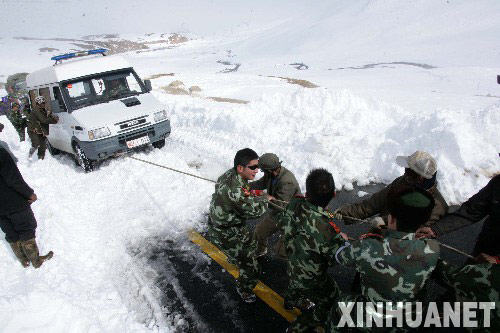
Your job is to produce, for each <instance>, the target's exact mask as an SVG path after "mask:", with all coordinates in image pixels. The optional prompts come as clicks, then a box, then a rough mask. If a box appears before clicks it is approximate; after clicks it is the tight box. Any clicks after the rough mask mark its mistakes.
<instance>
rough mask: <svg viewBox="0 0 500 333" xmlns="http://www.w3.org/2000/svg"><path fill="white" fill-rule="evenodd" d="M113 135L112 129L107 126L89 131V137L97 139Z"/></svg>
mask: <svg viewBox="0 0 500 333" xmlns="http://www.w3.org/2000/svg"><path fill="white" fill-rule="evenodd" d="M108 135H111V131H110V130H109V128H107V127H101V128H96V129H93V130H90V131H89V139H90V140H97V139H101V138H104V137H106V136H108Z"/></svg>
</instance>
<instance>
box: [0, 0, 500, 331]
mask: <svg viewBox="0 0 500 333" xmlns="http://www.w3.org/2000/svg"><path fill="white" fill-rule="evenodd" d="M88 3H90V4H88ZM142 6H144V4H143V3H141V2H136V1H95V0H91V1H86V2H79V1H74V0H69V1H56V0H52V1H44V2H42V1H30V2H18V1H13V0H12V1H3V2H2V9H3V11H4V12H9V13H23V14H22V15H4V19H3V21H2V22H1V23H0V28H1V29H0V31H1V38H0V47H1V48H2V53H1V54H0V60H1V61H0V75H1V76H0V81H5V80H6V78H7V76H8V75H10V74H13V73H16V72H32V71H34V70H37V69H40V68H42V67H46V66H49V65H51V61H49V58H50V57H51V56H53V55H56V54H60V53H65V52H69V51H71V50H73V49H79V47H78V44H82V43H84V44H85V43H90V42H95V43H98V42H99V43H100V42H110V41H113V42H116V43H118V44H119V43H120V42H121V43H123V42H124V41H132V42H135V43H145V42H155V41H159V40H165V38H163V37H161V35H162V34H164V33H166V34H167V35H169V34H170V33H179V34H181V35H184V36H187V37H188V38H189V41H187V42H185V43H182V44H178V45H170V44H168V43H166V42H165V41H163V42H161V43H157V44H146V45H148V47H149V48H150V49H148V52H139V51H141V50H138V49H131V50H129V51H128V52H125V53H121V55H122V56H123V57H125V58H126V59H127V61H129V62H130V63H131V64H132V65H133V66H134V67H135V69H136V70H137V71H138V73H139V74H140V75H141V76H142V77H143V78H146V77H148V76H151V75H155V74H161V73H173V74H174V75H173V76H162V77H159V78H155V79H152V84H153V89H154V91H153V93H154V95H155V96H156V97H157V98H158V99H159V100H160V101H161V102H162V103H164V104H165V107H166V110H167V111H168V113H169V116H170V119H171V123H172V135H171V136H170V137H169V139H168V140H167V144H166V146H165V147H164V148H163V149H161V150H156V149H148V150H146V151H142V152H137V153H135V154H134V156H136V157H138V158H142V159H146V160H148V161H152V162H155V163H157V164H163V165H167V166H169V167H172V168H176V169H180V170H185V171H187V172H191V173H195V174H198V175H200V176H202V177H206V178H209V179H216V178H217V177H218V176H219V175H220V174H221V173H222V172H224V171H225V170H226V169H228V168H229V167H230V166H231V163H232V160H233V157H234V154H235V152H236V151H237V150H238V149H241V148H244V147H252V148H253V149H255V150H256V151H257V152H258V153H259V154H262V153H265V152H274V153H276V154H277V155H278V156H280V158H281V159H282V160H283V161H284V162H283V163H284V165H285V166H286V167H287V168H289V169H290V170H292V171H293V172H294V173H295V174H296V176H297V179H298V180H299V183H300V184H301V186H302V190H305V189H304V182H305V178H306V176H307V173H308V172H309V170H311V169H312V168H314V167H325V168H327V169H328V170H330V171H331V172H332V173H333V175H334V178H335V181H336V184H337V186H338V188H339V189H340V188H344V189H348V190H349V189H353V183H358V184H359V185H364V184H368V183H370V182H389V181H391V180H392V179H394V178H395V177H397V176H399V175H400V174H401V173H402V169H401V168H400V167H399V166H397V165H396V163H395V157H396V156H397V155H409V154H411V153H413V152H414V151H415V150H417V149H418V150H425V151H428V152H429V153H431V154H432V155H433V156H435V157H436V160H437V162H438V168H439V172H438V181H439V188H440V190H441V191H442V193H443V195H444V197H445V199H446V200H447V201H448V203H459V202H462V201H464V200H465V199H467V198H468V197H469V196H471V195H472V194H474V193H475V192H476V191H478V190H479V189H480V188H481V187H483V186H484V185H485V184H486V183H487V181H488V180H489V179H490V177H491V176H492V175H493V174H495V173H498V172H499V170H500V158H499V156H498V153H499V151H500V135H499V131H498V128H499V125H500V97H499V96H500V86H499V85H497V84H496V75H497V74H500V71H499V62H498V59H499V58H498V56H499V53H500V46H499V45H500V26H499V25H498V23H497V22H498V17H497V16H498V15H496V13H498V12H499V10H500V3H499V2H498V1H494V0H489V1H488V0H482V1H474V2H470V1H434V0H432V1H431V0H426V1H419V2H414V1H352V2H350V1H349V2H348V1H335V2H332V1H312V2H308V4H307V5H306V4H305V3H303V2H302V1H290V0H289V1H273V2H272V4H271V3H269V2H265V1H253V2H248V1H228V0H214V1H210V2H207V1H201V0H199V1H190V2H184V3H180V2H173V1H148V5H147V6H148V8H147V10H146V9H144V8H143V7H142ZM53 13H56V14H57V17H56V18H54V17H53V16H54V15H52V14H53ZM47 17H51V20H47ZM19 20H21V24H17V23H18V22H19ZM139 23H141V24H139ZM106 34H117V35H116V36H111V37H112V38H110V36H105V35H106ZM89 35H95V36H89ZM20 37H24V38H20ZM59 37H62V38H63V39H56V38H59ZM42 38H43V39H42ZM53 49H58V50H53ZM293 63H298V64H304V65H306V66H307V67H308V69H302V70H298V69H296V67H300V66H299V65H295V66H292V65H290V64H293ZM237 64H240V66H239V67H238V69H237V71H233V72H230V71H229V72H228V70H231V69H234V68H236V67H237ZM224 71H226V72H224ZM286 78H289V79H297V80H307V81H309V82H311V83H313V84H315V85H317V86H319V87H317V88H305V87H303V86H301V85H297V84H290V83H288V82H287V80H286ZM174 80H180V81H182V82H183V83H184V86H185V87H186V88H188V87H190V86H194V85H196V86H199V87H200V88H201V92H200V93H199V94H198V95H197V96H190V95H172V94H167V93H166V92H165V90H164V89H163V87H166V86H168V84H170V83H171V82H172V81H174ZM0 93H1V95H4V94H5V91H4V90H0ZM209 97H219V98H231V99H237V100H241V101H248V103H247V104H236V103H226V102H217V101H214V100H213V99H209ZM0 122H2V123H3V124H5V129H4V131H3V132H2V133H1V134H0V139H1V140H3V141H5V142H7V144H8V145H9V146H10V148H11V150H12V151H13V153H14V154H15V155H16V156H17V157H18V158H19V162H18V166H19V168H20V170H21V172H22V174H23V176H24V178H25V179H26V181H27V182H28V183H29V184H30V186H31V187H33V188H34V189H35V191H36V193H37V195H38V197H39V200H38V201H37V202H36V203H34V204H33V206H32V207H33V211H34V213H35V216H36V217H37V220H38V229H37V241H38V244H39V246H40V249H41V252H43V253H46V252H47V251H48V250H53V251H54V252H55V256H54V259H53V260H51V261H50V262H47V263H46V264H44V265H43V266H42V267H41V268H40V269H38V270H34V269H32V268H29V269H23V268H22V267H21V265H20V264H19V263H17V262H16V260H15V258H14V256H13V254H12V253H11V250H10V248H9V245H8V243H7V242H5V241H2V242H0V280H2V281H3V282H2V290H1V292H0V323H1V324H0V330H1V331H2V332H17V331H23V332H24V331H27V332H30V331H33V332H34V331H36V332H41V331H47V332H48V331H50V332H63V331H74V332H89V331H90V332H100V331H109V332H142V331H149V330H152V331H171V330H175V327H176V326H178V327H183V325H184V324H183V322H182V321H183V320H182V318H177V317H175V315H172V316H171V317H169V316H168V315H167V316H166V317H165V316H162V309H161V308H160V304H158V301H157V300H156V298H155V290H154V289H152V288H150V287H148V286H149V285H150V283H149V282H150V280H151V276H149V274H148V269H147V268H146V267H144V266H143V263H141V262H137V261H136V260H134V257H133V255H132V254H131V253H130V252H131V251H130V249H133V248H137V247H140V246H142V244H143V241H144V239H148V238H150V237H152V236H154V237H160V238H161V239H176V238H178V237H184V235H185V232H186V230H188V229H190V228H192V227H195V228H200V229H203V228H204V227H205V226H204V225H203V222H202V220H203V218H202V217H203V213H205V212H206V211H207V210H208V204H209V200H210V196H211V194H212V191H213V184H211V183H209V182H206V181H203V180H200V179H195V178H191V177H187V176H183V175H180V174H176V173H173V172H171V171H168V170H164V169H159V168H157V167H154V166H150V165H147V164H143V163H141V162H139V161H135V160H132V159H129V158H126V157H122V158H116V159H111V160H107V161H105V162H104V163H103V164H102V165H101V167H100V168H99V169H98V170H96V171H95V172H93V173H89V174H85V173H83V172H82V171H81V170H79V169H78V168H76V167H75V166H74V163H73V161H72V159H71V158H70V157H68V156H58V157H51V156H47V157H46V159H45V160H43V161H37V160H36V157H35V158H34V160H33V161H30V160H28V159H27V155H28V150H29V144H28V143H26V142H24V143H19V141H18V138H17V134H16V132H15V130H14V129H13V127H12V126H11V124H10V123H9V122H8V120H7V119H6V118H5V117H4V116H0ZM47 155H48V154H47ZM359 195H363V194H362V193H360V194H359Z"/></svg>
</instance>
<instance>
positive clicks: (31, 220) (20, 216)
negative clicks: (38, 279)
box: [0, 124, 54, 268]
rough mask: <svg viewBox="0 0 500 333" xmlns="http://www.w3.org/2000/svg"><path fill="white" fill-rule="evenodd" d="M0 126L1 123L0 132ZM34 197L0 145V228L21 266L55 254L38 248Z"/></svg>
mask: <svg viewBox="0 0 500 333" xmlns="http://www.w3.org/2000/svg"><path fill="white" fill-rule="evenodd" d="M0 125H1V124H0ZM2 129H3V125H1V126H0V132H1V131H2ZM36 200H37V196H36V194H35V192H34V191H33V189H32V188H31V187H29V186H28V184H26V182H25V181H24V179H23V177H22V175H21V173H20V172H19V169H18V168H17V165H16V163H15V162H14V160H13V159H12V156H11V155H10V154H9V152H7V150H6V149H5V148H3V147H2V146H0V228H1V229H2V231H3V232H4V233H5V239H6V240H7V242H9V244H10V246H11V248H12V251H13V252H14V254H15V255H16V257H17V259H19V261H20V262H21V264H22V265H23V267H28V266H29V264H30V262H31V264H32V265H33V267H35V268H38V267H40V266H41V265H42V264H43V262H44V261H45V260H48V259H50V258H52V256H53V255H54V253H53V252H52V251H50V252H49V253H48V254H46V255H44V256H40V255H39V252H38V247H37V244H36V241H35V230H36V219H35V216H34V215H33V211H32V210H31V207H30V205H31V204H32V203H33V202H35V201H36Z"/></svg>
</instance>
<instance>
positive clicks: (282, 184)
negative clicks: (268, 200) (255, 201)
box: [250, 166, 301, 207]
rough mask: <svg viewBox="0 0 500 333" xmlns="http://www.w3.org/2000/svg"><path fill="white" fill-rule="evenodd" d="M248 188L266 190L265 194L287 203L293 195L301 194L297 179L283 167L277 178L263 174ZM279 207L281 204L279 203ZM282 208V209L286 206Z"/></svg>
mask: <svg viewBox="0 0 500 333" xmlns="http://www.w3.org/2000/svg"><path fill="white" fill-rule="evenodd" d="M250 188H251V189H252V190H267V194H269V195H272V196H273V197H275V198H276V199H278V200H281V201H287V202H288V201H290V199H291V198H292V197H294V196H295V195H297V194H301V193H300V186H299V183H298V182H297V179H296V178H295V176H294V175H293V173H292V172H291V171H290V170H288V169H287V168H285V167H284V166H282V167H281V170H280V173H279V175H278V176H277V177H272V176H271V175H270V174H269V173H265V174H264V176H263V177H262V178H261V179H259V180H257V181H254V182H251V183H250ZM280 205H282V204H281V203H280ZM282 206H283V207H284V206H286V204H283V205H282ZM271 207H272V206H271Z"/></svg>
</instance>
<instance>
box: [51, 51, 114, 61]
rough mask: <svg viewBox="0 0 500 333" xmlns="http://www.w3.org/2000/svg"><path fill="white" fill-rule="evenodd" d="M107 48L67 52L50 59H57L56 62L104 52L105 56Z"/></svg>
mask: <svg viewBox="0 0 500 333" xmlns="http://www.w3.org/2000/svg"><path fill="white" fill-rule="evenodd" d="M106 51H108V50H106V49H95V50H88V51H80V52H73V53H66V54H61V55H58V56H54V57H52V58H50V60H55V62H56V64H57V63H58V62H60V61H62V60H65V59H71V58H78V57H84V56H88V55H92V54H102V55H103V56H105V55H106V54H105V53H106Z"/></svg>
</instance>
